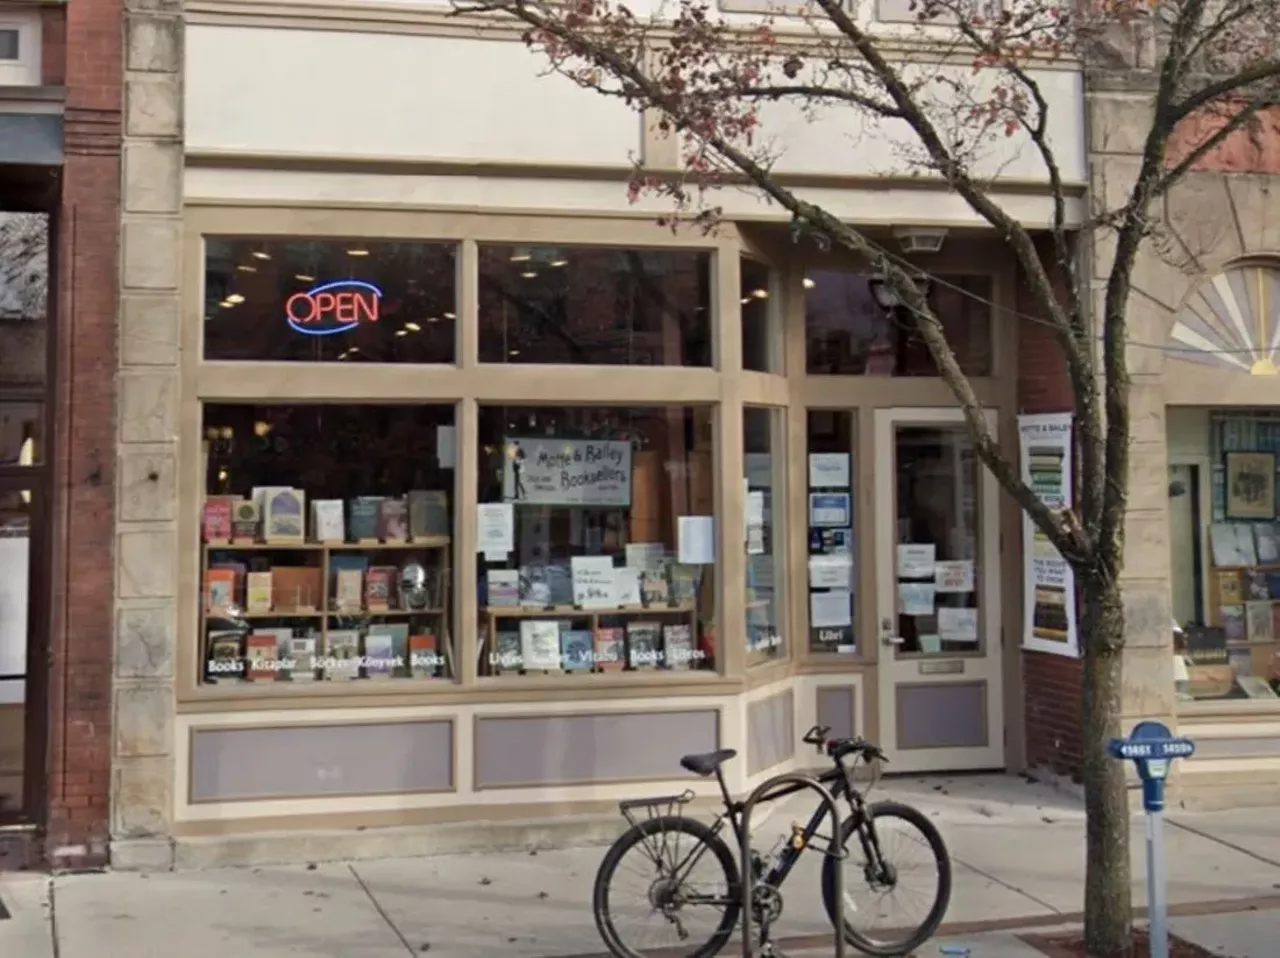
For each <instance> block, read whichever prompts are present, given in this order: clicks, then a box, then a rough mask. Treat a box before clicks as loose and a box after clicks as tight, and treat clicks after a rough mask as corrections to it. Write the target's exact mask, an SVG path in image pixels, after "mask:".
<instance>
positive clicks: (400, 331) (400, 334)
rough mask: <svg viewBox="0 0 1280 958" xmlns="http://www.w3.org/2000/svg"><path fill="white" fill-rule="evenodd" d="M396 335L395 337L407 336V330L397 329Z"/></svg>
mask: <svg viewBox="0 0 1280 958" xmlns="http://www.w3.org/2000/svg"><path fill="white" fill-rule="evenodd" d="M396 335H397V336H408V335H409V330H407V329H397V330H396Z"/></svg>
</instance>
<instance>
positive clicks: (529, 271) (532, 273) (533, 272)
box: [520, 269, 538, 279]
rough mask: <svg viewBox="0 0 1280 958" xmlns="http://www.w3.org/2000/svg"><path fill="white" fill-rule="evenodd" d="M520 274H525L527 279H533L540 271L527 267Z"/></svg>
mask: <svg viewBox="0 0 1280 958" xmlns="http://www.w3.org/2000/svg"><path fill="white" fill-rule="evenodd" d="M520 275H521V276H523V277H524V278H525V279H533V278H534V277H535V276H537V275H538V273H537V271H536V270H532V269H527V270H525V271H524V272H523V273H521V274H520Z"/></svg>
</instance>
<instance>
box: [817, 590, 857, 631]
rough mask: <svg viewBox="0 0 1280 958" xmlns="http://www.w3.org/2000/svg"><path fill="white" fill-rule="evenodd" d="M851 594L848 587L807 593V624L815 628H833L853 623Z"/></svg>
mask: <svg viewBox="0 0 1280 958" xmlns="http://www.w3.org/2000/svg"><path fill="white" fill-rule="evenodd" d="M852 602H853V596H852V594H851V593H850V592H849V590H848V589H836V590H835V591H832V592H810V593H809V625H810V626H811V627H812V628H815V629H835V628H840V627H841V626H846V625H853V611H852V609H853V605H852Z"/></svg>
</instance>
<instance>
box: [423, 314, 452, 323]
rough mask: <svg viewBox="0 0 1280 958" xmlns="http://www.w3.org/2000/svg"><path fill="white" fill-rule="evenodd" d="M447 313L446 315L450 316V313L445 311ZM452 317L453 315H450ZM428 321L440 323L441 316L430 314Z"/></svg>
mask: <svg viewBox="0 0 1280 958" xmlns="http://www.w3.org/2000/svg"><path fill="white" fill-rule="evenodd" d="M445 315H446V316H448V315H449V314H448V313H445ZM450 318H452V317H450ZM427 322H428V323H438V322H440V317H439V316H428V317H427Z"/></svg>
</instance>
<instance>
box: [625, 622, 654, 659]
mask: <svg viewBox="0 0 1280 958" xmlns="http://www.w3.org/2000/svg"><path fill="white" fill-rule="evenodd" d="M661 642H662V624H661V623H659V622H628V623H627V664H628V665H629V666H631V668H633V669H653V668H657V667H658V666H659V665H661V664H662V648H661Z"/></svg>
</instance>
